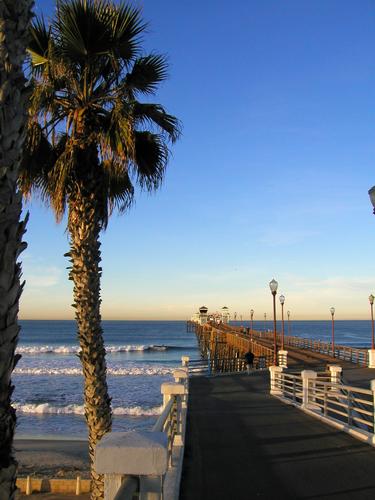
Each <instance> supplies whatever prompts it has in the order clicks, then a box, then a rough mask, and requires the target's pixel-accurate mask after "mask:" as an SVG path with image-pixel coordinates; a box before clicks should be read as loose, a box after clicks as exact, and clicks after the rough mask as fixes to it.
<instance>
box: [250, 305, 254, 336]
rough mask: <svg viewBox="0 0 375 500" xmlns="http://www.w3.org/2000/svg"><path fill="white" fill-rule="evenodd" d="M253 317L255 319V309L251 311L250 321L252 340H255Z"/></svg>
mask: <svg viewBox="0 0 375 500" xmlns="http://www.w3.org/2000/svg"><path fill="white" fill-rule="evenodd" d="M253 317H254V309H251V311H250V320H251V337H250V338H251V340H253Z"/></svg>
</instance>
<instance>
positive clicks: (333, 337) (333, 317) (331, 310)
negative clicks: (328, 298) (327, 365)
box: [330, 307, 335, 358]
mask: <svg viewBox="0 0 375 500" xmlns="http://www.w3.org/2000/svg"><path fill="white" fill-rule="evenodd" d="M330 312H331V316H332V357H333V358H334V357H335V308H334V307H331V309H330Z"/></svg>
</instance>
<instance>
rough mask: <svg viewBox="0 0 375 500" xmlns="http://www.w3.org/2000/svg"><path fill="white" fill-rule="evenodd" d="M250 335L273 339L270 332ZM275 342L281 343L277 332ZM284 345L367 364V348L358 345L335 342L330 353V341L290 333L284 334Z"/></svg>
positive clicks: (257, 332) (363, 364)
mask: <svg viewBox="0 0 375 500" xmlns="http://www.w3.org/2000/svg"><path fill="white" fill-rule="evenodd" d="M252 336H253V337H256V338H258V339H260V340H261V339H267V340H273V333H272V332H259V331H255V330H254V331H253V332H252ZM276 338H277V343H278V344H280V343H281V335H280V334H277V337H276ZM284 345H285V346H291V347H297V348H298V349H307V350H310V351H313V352H318V353H320V354H327V355H329V356H332V354H334V357H335V358H337V359H340V360H343V361H349V362H351V363H354V364H357V365H360V366H367V365H368V350H367V349H363V348H360V347H352V346H345V345H338V344H335V349H334V353H332V344H331V343H330V342H324V341H321V340H314V339H308V338H304V337H296V336H292V335H285V336H284Z"/></svg>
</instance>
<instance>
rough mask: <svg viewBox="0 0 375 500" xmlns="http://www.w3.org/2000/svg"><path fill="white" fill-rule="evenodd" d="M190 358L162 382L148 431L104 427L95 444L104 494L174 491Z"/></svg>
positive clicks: (128, 497) (170, 494) (121, 499)
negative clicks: (160, 399)
mask: <svg viewBox="0 0 375 500" xmlns="http://www.w3.org/2000/svg"><path fill="white" fill-rule="evenodd" d="M188 365H189V358H188V357H187V356H183V357H182V367H181V368H179V369H176V370H175V371H174V372H173V377H174V379H175V382H164V383H163V384H162V385H161V393H162V395H163V410H162V412H161V414H160V415H159V417H158V419H157V421H156V422H155V424H154V426H153V428H152V429H151V430H150V431H129V432H109V433H107V434H106V435H105V436H104V437H103V438H102V439H101V441H100V442H99V443H98V445H97V446H96V450H95V469H96V471H97V472H98V473H99V474H104V489H105V493H104V500H132V498H133V496H134V494H136V493H140V498H149V495H151V496H152V498H163V499H164V500H174V499H175V498H177V497H178V492H179V484H180V478H181V470H182V460H183V455H184V437H185V427H186V414H187V397H188V386H189V383H188V376H189V375H188V373H189V372H188Z"/></svg>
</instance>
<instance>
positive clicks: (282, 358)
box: [277, 349, 288, 368]
mask: <svg viewBox="0 0 375 500" xmlns="http://www.w3.org/2000/svg"><path fill="white" fill-rule="evenodd" d="M277 359H278V363H279V366H281V367H282V368H288V351H284V350H281V349H280V351H277Z"/></svg>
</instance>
